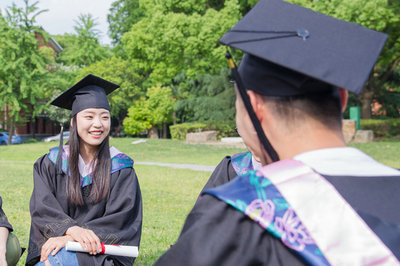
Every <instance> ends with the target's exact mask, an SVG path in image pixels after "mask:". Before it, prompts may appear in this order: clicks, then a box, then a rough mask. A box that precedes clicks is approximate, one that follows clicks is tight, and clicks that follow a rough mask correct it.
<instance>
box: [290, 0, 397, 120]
mask: <svg viewBox="0 0 400 266" xmlns="http://www.w3.org/2000/svg"><path fill="white" fill-rule="evenodd" d="M291 2H294V3H296V4H300V5H303V6H305V7H308V8H311V9H313V10H315V11H317V12H321V13H324V14H327V15H330V16H333V17H336V18H338V19H342V20H345V21H349V22H353V23H357V24H360V25H363V26H365V27H367V28H370V29H374V30H377V31H381V32H386V33H387V34H388V36H389V38H388V40H387V42H386V45H385V47H384V48H383V51H382V54H381V56H380V58H379V60H378V63H377V64H376V66H375V68H374V70H373V72H372V73H371V75H370V77H369V79H368V82H367V84H366V86H365V87H364V88H363V90H362V92H361V95H360V100H361V102H362V117H363V118H370V117H371V103H372V101H373V100H374V99H376V97H377V96H378V95H379V90H382V88H383V87H384V85H385V83H386V82H388V81H389V79H390V77H391V75H392V73H393V71H394V70H395V69H396V68H398V67H399V64H400V2H399V1H398V0H375V1H369V0H352V1H348V0H319V1H312V2H311V1H309V0H291Z"/></svg>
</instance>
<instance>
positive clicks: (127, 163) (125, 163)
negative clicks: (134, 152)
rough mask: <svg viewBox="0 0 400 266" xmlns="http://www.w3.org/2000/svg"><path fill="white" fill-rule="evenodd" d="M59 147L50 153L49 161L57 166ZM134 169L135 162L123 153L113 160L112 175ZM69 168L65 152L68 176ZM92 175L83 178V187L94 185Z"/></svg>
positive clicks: (63, 163) (63, 161)
mask: <svg viewBox="0 0 400 266" xmlns="http://www.w3.org/2000/svg"><path fill="white" fill-rule="evenodd" d="M57 155H58V147H54V148H52V149H50V152H49V153H48V156H49V159H50V160H51V161H52V162H53V163H54V164H55V163H56V161H57ZM129 167H133V160H132V159H131V158H129V157H128V156H127V155H125V154H123V153H118V154H116V155H115V156H113V157H112V158H111V174H112V173H114V172H117V171H119V170H121V169H124V168H129ZM67 168H68V157H67V154H66V153H65V151H63V153H62V170H63V172H64V173H65V174H66V173H67ZM92 180H93V175H92V173H90V174H88V175H87V176H84V177H82V176H81V187H85V186H87V185H90V184H92Z"/></svg>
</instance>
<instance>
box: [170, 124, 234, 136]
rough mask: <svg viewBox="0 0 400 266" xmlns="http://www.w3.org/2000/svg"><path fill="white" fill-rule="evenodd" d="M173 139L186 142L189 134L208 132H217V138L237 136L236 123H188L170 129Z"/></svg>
mask: <svg viewBox="0 0 400 266" xmlns="http://www.w3.org/2000/svg"><path fill="white" fill-rule="evenodd" d="M169 129H170V131H171V137H172V139H178V140H184V139H185V137H186V134H187V133H193V132H201V131H207V130H215V131H217V138H218V139H220V138H223V137H232V136H237V133H236V131H235V122H233V121H228V122H224V121H204V122H188V123H182V124H177V125H173V126H170V127H169Z"/></svg>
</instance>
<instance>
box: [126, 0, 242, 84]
mask: <svg viewBox="0 0 400 266" xmlns="http://www.w3.org/2000/svg"><path fill="white" fill-rule="evenodd" d="M141 3H142V2H141ZM143 8H144V10H145V12H146V13H145V14H146V15H145V17H144V18H142V19H141V20H140V21H139V22H137V23H136V24H134V25H133V26H132V28H131V30H130V31H129V32H127V33H125V35H124V36H123V38H122V44H123V47H124V50H125V51H126V54H127V56H128V58H129V60H130V62H131V63H132V65H133V66H134V68H135V69H136V71H138V72H139V73H141V74H142V75H143V76H144V77H145V78H146V81H145V83H144V85H145V86H153V85H155V84H164V85H168V84H170V83H171V80H172V79H173V78H174V77H175V76H176V75H177V74H179V73H184V75H185V76H187V77H188V78H191V77H196V76H197V75H199V74H206V73H209V74H216V73H218V72H219V70H220V69H221V68H223V67H226V64H227V63H226V59H225V57H224V56H225V47H223V46H222V45H219V44H218V39H219V38H220V37H221V36H222V35H223V34H224V33H225V32H226V31H227V30H228V29H230V28H231V27H232V26H233V25H234V24H235V23H236V22H237V21H238V20H239V18H240V16H241V14H240V11H239V6H238V4H237V1H235V0H228V1H225V5H224V7H223V8H222V9H220V10H219V11H217V10H215V9H213V8H207V6H206V4H205V1H204V0H186V1H174V0H169V1H155V0H144V1H143ZM171 9H172V10H171Z"/></svg>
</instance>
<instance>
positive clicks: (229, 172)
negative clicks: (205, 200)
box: [202, 156, 237, 192]
mask: <svg viewBox="0 0 400 266" xmlns="http://www.w3.org/2000/svg"><path fill="white" fill-rule="evenodd" d="M236 176H237V174H236V172H235V169H233V166H232V161H231V156H225V158H224V159H222V161H221V162H220V163H219V164H218V165H217V167H216V168H215V170H214V172H213V173H212V174H211V176H210V178H209V179H208V181H207V183H206V184H205V186H204V187H203V189H202V192H203V191H205V190H207V189H210V188H214V187H217V186H220V185H223V184H225V183H228V182H229V181H231V180H232V179H234V178H235V177H236Z"/></svg>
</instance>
